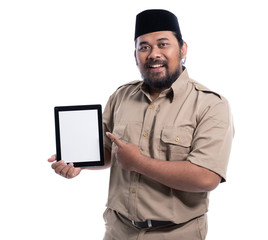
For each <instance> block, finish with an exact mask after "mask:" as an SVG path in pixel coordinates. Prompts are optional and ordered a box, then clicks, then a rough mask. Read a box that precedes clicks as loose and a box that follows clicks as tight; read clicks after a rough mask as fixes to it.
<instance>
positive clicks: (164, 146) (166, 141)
mask: <svg viewBox="0 0 268 240" xmlns="http://www.w3.org/2000/svg"><path fill="white" fill-rule="evenodd" d="M192 138H193V129H192V128H190V127H165V128H163V130H162V133H161V141H160V156H161V159H163V160H167V161H183V160H186V159H187V156H188V154H189V152H190V149H191V143H192Z"/></svg>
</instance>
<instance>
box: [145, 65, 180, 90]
mask: <svg viewBox="0 0 268 240" xmlns="http://www.w3.org/2000/svg"><path fill="white" fill-rule="evenodd" d="M152 64H162V65H163V66H164V67H165V68H166V70H167V71H166V74H165V76H162V77H161V76H160V75H161V74H162V73H159V72H148V71H146V69H150V65H152ZM181 72H182V71H181V67H180V65H179V66H178V67H177V69H176V70H175V71H174V72H173V73H170V72H169V71H168V66H167V63H166V62H165V61H164V62H163V61H161V62H160V61H155V62H148V63H146V64H145V71H143V72H141V74H142V78H143V81H144V83H145V84H146V85H147V86H149V87H150V88H155V89H166V88H169V87H171V85H172V84H173V83H174V82H175V81H176V80H177V79H178V77H179V76H180V74H181Z"/></svg>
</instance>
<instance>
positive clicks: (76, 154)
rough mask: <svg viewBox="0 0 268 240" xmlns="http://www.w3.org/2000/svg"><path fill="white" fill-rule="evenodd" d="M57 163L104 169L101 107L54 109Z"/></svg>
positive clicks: (61, 107) (84, 106)
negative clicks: (62, 161) (60, 161)
mask: <svg viewBox="0 0 268 240" xmlns="http://www.w3.org/2000/svg"><path fill="white" fill-rule="evenodd" d="M54 113H55V132H56V152H57V154H56V156H57V161H59V160H64V161H65V162H66V163H73V165H74V167H86V166H103V165H104V148H103V130H102V111H101V105H79V106H60V107H55V108H54Z"/></svg>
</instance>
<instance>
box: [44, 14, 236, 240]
mask: <svg viewBox="0 0 268 240" xmlns="http://www.w3.org/2000/svg"><path fill="white" fill-rule="evenodd" d="M135 47H136V49H135V58H136V63H137V66H138V68H139V70H140V72H141V75H142V77H143V81H134V82H131V83H129V84H126V85H124V86H121V87H120V88H118V89H117V91H116V92H115V93H114V94H113V95H112V96H111V97H110V99H109V101H108V103H107V105H106V108H105V110H104V114H103V124H104V131H105V132H106V134H105V160H106V164H105V167H109V166H110V167H111V172H110V187H109V196H108V202H107V209H106V211H105V213H104V218H105V221H106V234H105V237H104V240H115V239H116V240H126V239H128V240H134V239H146V240H158V239H169V240H173V239H174V240H175V239H176V240H177V239H183V240H188V239H189V240H195V239H205V236H206V234H207V220H206V212H207V210H208V195H209V192H210V191H212V190H213V189H215V188H216V187H217V186H218V184H219V183H220V182H224V181H225V179H226V169H227V164H228V158H229V154H230V148H231V142H232V138H233V125H232V120H231V115H230V112H229V106H228V103H227V101H226V100H225V98H223V97H222V96H220V95H219V94H217V93H214V92H212V91H210V90H208V89H207V88H205V87H203V86H201V85H200V84H198V83H196V82H195V81H193V80H192V79H190V78H189V77H188V74H187V70H186V68H185V67H184V66H183V65H182V62H183V59H185V57H186V54H187V44H186V43H185V42H184V41H183V40H182V36H181V32H180V28H179V24H178V20H177V18H176V16H175V15H174V14H173V13H171V12H168V11H165V10H146V11H143V12H141V13H140V14H138V15H137V18H136V30H135ZM54 161H55V156H53V157H51V158H50V159H49V162H54ZM52 168H53V169H54V170H55V171H56V173H58V174H60V175H62V176H64V177H67V178H72V177H75V176H77V175H78V174H79V173H80V171H81V169H78V168H74V167H73V166H72V164H69V165H66V164H65V163H64V162H63V161H59V162H56V163H53V164H52Z"/></svg>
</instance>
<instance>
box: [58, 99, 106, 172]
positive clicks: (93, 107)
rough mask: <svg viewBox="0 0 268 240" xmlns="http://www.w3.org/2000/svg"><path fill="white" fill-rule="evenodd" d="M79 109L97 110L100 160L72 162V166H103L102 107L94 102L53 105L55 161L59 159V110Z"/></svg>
mask: <svg viewBox="0 0 268 240" xmlns="http://www.w3.org/2000/svg"><path fill="white" fill-rule="evenodd" d="M81 110H97V115H98V133H99V155H100V161H89V162H73V165H74V167H88V166H104V145H103V126H102V108H101V105H100V104H96V105H76V106H56V107H54V117H55V135H56V160H57V161H60V160H61V140H60V121H59V120H60V119H59V112H62V111H81ZM63 160H64V159H63Z"/></svg>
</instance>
